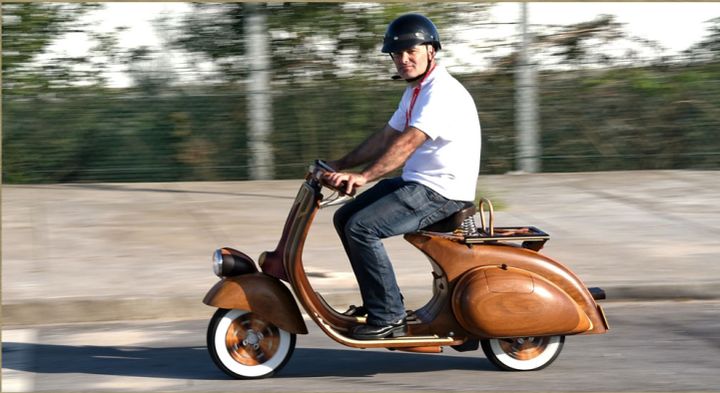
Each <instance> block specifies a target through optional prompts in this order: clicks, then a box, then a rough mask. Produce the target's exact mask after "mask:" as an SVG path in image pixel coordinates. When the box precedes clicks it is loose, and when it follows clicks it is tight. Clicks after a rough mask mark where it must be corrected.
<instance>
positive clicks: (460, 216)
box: [420, 202, 477, 232]
mask: <svg viewBox="0 0 720 393" xmlns="http://www.w3.org/2000/svg"><path fill="white" fill-rule="evenodd" d="M475 213H477V208H476V207H475V204H474V203H472V202H466V203H465V206H464V207H463V208H462V209H460V210H459V211H457V212H455V213H453V214H452V215H451V216H450V217H447V218H444V219H442V220H440V221H438V222H436V223H433V224H430V225H428V226H426V227H425V228H421V229H420V230H421V231H429V232H452V231H454V230H456V229H457V228H460V226H462V222H463V221H465V219H466V218H468V217H472V216H474V215H475Z"/></svg>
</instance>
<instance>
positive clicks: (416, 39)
mask: <svg viewBox="0 0 720 393" xmlns="http://www.w3.org/2000/svg"><path fill="white" fill-rule="evenodd" d="M420 44H432V46H433V47H434V48H435V50H440V48H441V46H440V34H438V31H437V28H436V27H435V25H434V24H433V23H432V21H430V19H428V18H426V17H424V16H422V15H420V14H405V15H402V16H400V17H398V18H397V19H395V20H394V21H392V22H391V23H390V25H388V28H387V31H386V32H385V37H384V38H383V47H382V52H383V53H391V52H399V51H401V50H405V49H409V48H412V47H413V46H415V45H420Z"/></svg>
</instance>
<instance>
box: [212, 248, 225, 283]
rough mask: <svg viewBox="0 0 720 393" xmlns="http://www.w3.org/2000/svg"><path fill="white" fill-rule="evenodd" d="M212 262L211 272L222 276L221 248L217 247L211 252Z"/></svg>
mask: <svg viewBox="0 0 720 393" xmlns="http://www.w3.org/2000/svg"><path fill="white" fill-rule="evenodd" d="M212 264H213V265H212V268H213V273H215V275H216V276H218V277H222V276H223V274H222V271H223V254H222V249H221V248H218V249H217V250H215V252H213V256H212Z"/></svg>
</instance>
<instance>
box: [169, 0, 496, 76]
mask: <svg viewBox="0 0 720 393" xmlns="http://www.w3.org/2000/svg"><path fill="white" fill-rule="evenodd" d="M193 7H194V12H192V13H189V14H188V15H187V16H186V18H185V20H184V21H183V23H182V26H183V28H182V29H181V30H179V31H177V34H176V38H175V39H174V40H173V42H172V45H173V46H174V47H176V48H181V49H183V50H186V51H188V52H190V53H193V54H195V55H202V56H204V57H205V58H207V59H209V60H210V61H212V62H213V63H214V64H215V65H216V66H217V67H218V69H219V70H220V74H221V76H222V77H223V78H224V79H225V80H238V79H242V78H244V77H246V74H247V66H246V64H247V62H246V61H245V56H246V54H245V53H244V48H245V45H244V41H243V40H244V26H245V23H246V18H247V7H248V6H247V4H244V3H221V4H209V3H197V4H194V5H193ZM488 7H489V5H488V4H481V3H453V4H443V3H427V4H423V3H388V4H373V3H294V2H292V3H263V4H262V7H261V8H260V11H259V12H263V13H265V15H266V17H267V24H268V30H269V37H270V38H269V39H270V40H271V42H270V47H271V51H272V53H271V56H272V59H271V62H272V65H273V69H274V70H275V72H274V76H273V77H274V79H275V80H276V81H277V80H286V81H298V80H308V79H310V80H317V79H322V78H327V77H337V76H339V75H344V76H356V75H362V76H371V77H374V78H377V75H378V73H382V74H383V75H385V74H386V73H387V70H388V64H389V63H388V61H387V59H386V57H385V56H384V55H383V54H381V53H380V50H379V49H380V46H381V43H382V36H383V34H384V31H385V28H386V26H387V24H388V23H389V22H390V21H391V20H392V19H393V18H395V17H396V16H398V15H400V14H403V13H407V12H422V13H424V14H426V15H428V16H429V17H430V18H431V19H433V21H435V23H436V24H438V25H439V26H453V25H456V24H463V25H465V26H471V25H473V24H475V23H479V21H482V20H483V15H484V13H485V12H486V11H487V9H488ZM449 30H450V29H448V31H449ZM448 34H450V35H448V36H447V37H443V39H448V41H450V40H451V39H452V35H451V33H448Z"/></svg>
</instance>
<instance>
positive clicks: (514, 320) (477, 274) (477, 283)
mask: <svg viewBox="0 0 720 393" xmlns="http://www.w3.org/2000/svg"><path fill="white" fill-rule="evenodd" d="M452 302H453V312H454V313H455V317H456V318H457V319H458V322H460V325H461V326H462V327H463V328H464V329H466V330H467V331H468V332H470V333H471V334H473V335H475V336H476V337H480V338H482V337H525V336H547V335H570V334H578V333H582V332H586V331H588V330H590V329H592V326H593V324H592V322H591V321H590V319H589V318H588V316H587V315H586V314H585V312H584V311H583V310H582V309H581V308H580V307H579V306H578V304H577V303H576V302H575V301H574V300H573V299H572V298H571V297H570V296H569V295H568V294H567V293H565V291H563V290H562V289H561V288H559V287H558V286H557V285H555V284H553V283H552V282H550V281H548V280H546V279H544V278H543V277H541V276H539V275H537V274H535V273H532V272H530V271H527V270H524V269H518V268H513V267H507V266H502V267H500V266H483V267H478V268H475V269H472V270H470V271H469V272H467V273H466V274H464V275H463V276H462V277H461V278H460V280H459V281H458V283H457V285H456V287H455V289H454V291H453V300H452Z"/></svg>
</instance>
